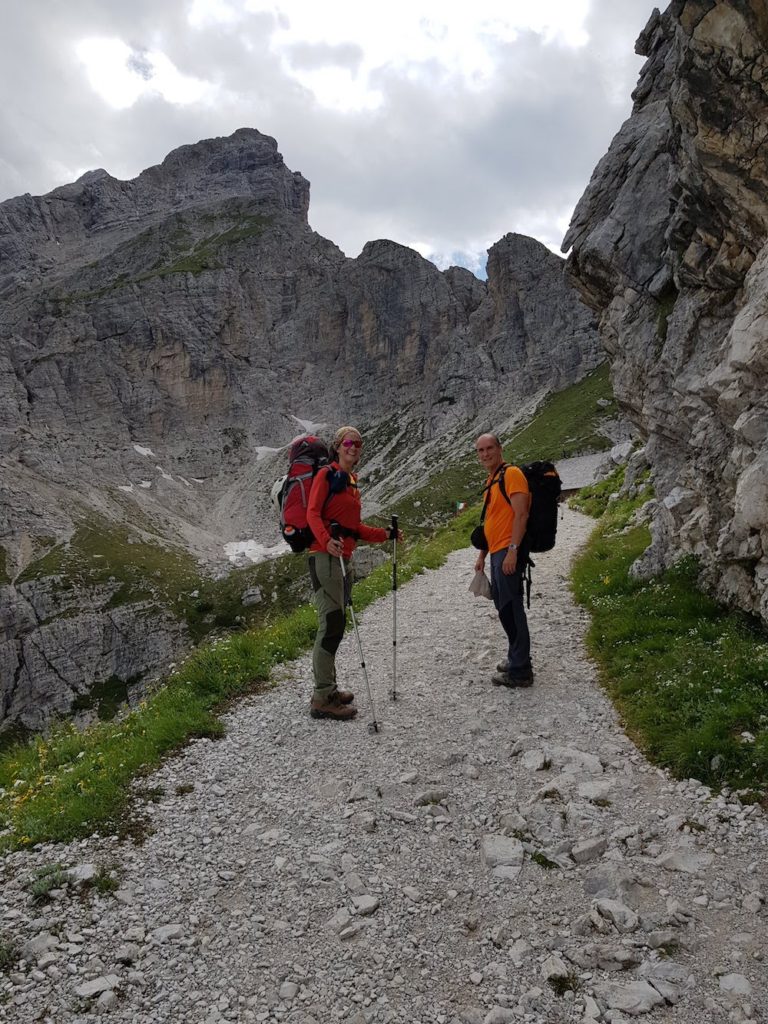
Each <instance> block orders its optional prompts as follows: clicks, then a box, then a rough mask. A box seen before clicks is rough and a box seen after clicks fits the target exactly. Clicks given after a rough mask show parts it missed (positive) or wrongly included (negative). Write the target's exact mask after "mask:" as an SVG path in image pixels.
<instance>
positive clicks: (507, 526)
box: [483, 466, 530, 554]
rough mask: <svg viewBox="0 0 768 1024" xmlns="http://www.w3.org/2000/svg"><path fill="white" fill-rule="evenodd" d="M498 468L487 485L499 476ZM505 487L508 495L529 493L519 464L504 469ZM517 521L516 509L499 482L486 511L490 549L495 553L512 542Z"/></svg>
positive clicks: (492, 489) (493, 488) (486, 531)
mask: <svg viewBox="0 0 768 1024" xmlns="http://www.w3.org/2000/svg"><path fill="white" fill-rule="evenodd" d="M498 472H499V471H498V470H496V472H495V473H494V474H493V476H489V477H488V479H487V480H486V482H485V483H486V487H487V486H488V484H489V483H490V482H491V480H494V479H495V478H496V477H497V476H498ZM504 487H505V489H506V492H507V496H508V497H510V498H511V497H512V495H513V494H528V495H530V491H529V489H528V481H527V480H526V479H525V474H524V473H523V471H522V470H521V469H518V468H517V466H507V468H506V469H505V470H504ZM514 522H515V510H514V509H513V508H512V506H511V505H510V504H509V502H508V501H505V500H504V495H503V494H502V493H501V488H500V487H499V485H498V483H495V484H494V485H493V486H492V487H491V498H490V501H489V502H488V508H487V509H486V512H485V522H484V524H483V525H484V527H485V539H486V541H487V542H488V551H489V553H490V554H493V553H494V551H501V550H502V548H506V547H509V545H510V544H511V542H512V527H513V525H514Z"/></svg>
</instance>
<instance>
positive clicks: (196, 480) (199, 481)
mask: <svg viewBox="0 0 768 1024" xmlns="http://www.w3.org/2000/svg"><path fill="white" fill-rule="evenodd" d="M192 482H193V483H195V484H204V483H205V480H204V479H203V477H200V476H193V477H192Z"/></svg>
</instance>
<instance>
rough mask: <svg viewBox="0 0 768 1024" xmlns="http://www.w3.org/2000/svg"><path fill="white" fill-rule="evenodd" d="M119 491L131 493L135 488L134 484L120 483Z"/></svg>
mask: <svg viewBox="0 0 768 1024" xmlns="http://www.w3.org/2000/svg"><path fill="white" fill-rule="evenodd" d="M117 489H118V491H127V492H128V493H129V494H130V492H131V491H132V490H133V484H118V487H117Z"/></svg>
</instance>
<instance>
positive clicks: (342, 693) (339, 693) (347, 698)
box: [333, 690, 355, 704]
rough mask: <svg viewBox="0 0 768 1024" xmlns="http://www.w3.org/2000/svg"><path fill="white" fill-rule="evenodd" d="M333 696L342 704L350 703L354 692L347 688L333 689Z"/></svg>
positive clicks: (353, 697)
mask: <svg viewBox="0 0 768 1024" xmlns="http://www.w3.org/2000/svg"><path fill="white" fill-rule="evenodd" d="M333 696H334V697H338V698H339V700H340V701H341V703H342V704H351V703H352V701H353V700H354V699H355V695H354V693H351V692H350V691H349V690H334V691H333Z"/></svg>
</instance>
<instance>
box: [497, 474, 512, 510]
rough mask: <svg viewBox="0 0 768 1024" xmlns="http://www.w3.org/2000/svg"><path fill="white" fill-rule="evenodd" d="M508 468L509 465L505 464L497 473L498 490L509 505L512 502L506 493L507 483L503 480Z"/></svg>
mask: <svg viewBox="0 0 768 1024" xmlns="http://www.w3.org/2000/svg"><path fill="white" fill-rule="evenodd" d="M508 469H509V466H507V465H504V466H502V467H501V472H500V473H499V490H500V491H501V496H502V498H503V499H504V501H506V503H507V504H508V505H511V504H512V502H511V501H510V498H509V495H508V494H507V485H506V483H505V481H504V478H505V477H506V475H507V470H508Z"/></svg>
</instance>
